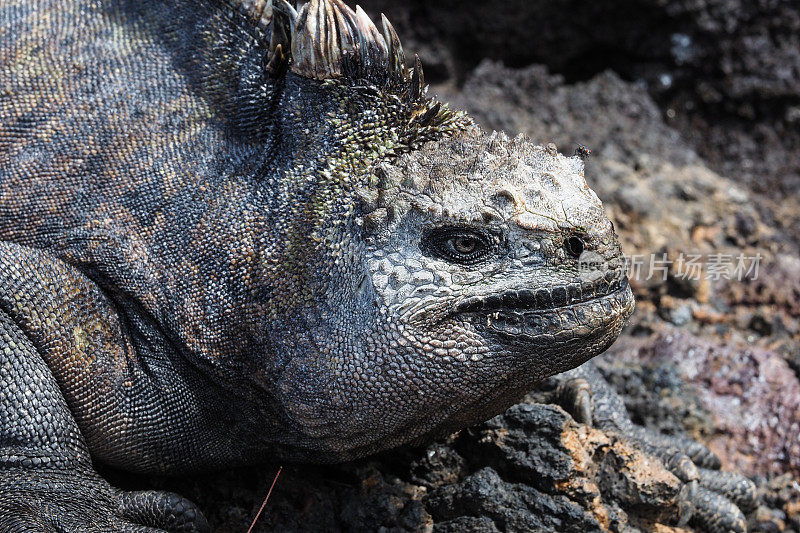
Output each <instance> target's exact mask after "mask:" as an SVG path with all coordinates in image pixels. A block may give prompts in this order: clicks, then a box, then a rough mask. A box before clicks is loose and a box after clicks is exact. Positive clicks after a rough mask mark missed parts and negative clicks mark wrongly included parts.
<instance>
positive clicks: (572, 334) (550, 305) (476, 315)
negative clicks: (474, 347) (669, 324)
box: [461, 280, 634, 346]
mask: <svg viewBox="0 0 800 533" xmlns="http://www.w3.org/2000/svg"><path fill="white" fill-rule="evenodd" d="M613 287H615V289H614V290H611V292H608V293H605V294H602V295H600V296H593V297H591V298H581V299H579V300H578V301H571V300H566V303H562V302H561V301H559V300H560V299H561V298H562V296H559V295H561V294H562V293H564V292H565V291H566V289H565V288H564V287H558V288H555V289H552V290H546V289H542V290H540V291H535V292H536V296H533V297H531V296H529V294H530V291H529V290H528V289H525V290H523V291H507V292H505V293H503V294H502V295H491V296H488V297H485V298H479V299H477V300H476V299H471V301H469V302H467V303H466V304H464V305H467V306H468V307H467V308H466V309H464V310H463V311H462V312H461V316H462V317H463V319H464V320H466V321H469V322H471V323H472V324H473V327H475V329H476V330H478V331H480V332H481V333H483V334H484V335H488V336H492V337H496V338H497V339H498V342H500V343H501V344H514V345H520V344H522V345H528V346H542V345H548V344H552V343H564V344H579V343H583V342H585V338H586V337H590V336H593V335H596V334H597V332H598V331H607V330H609V329H613V325H614V323H615V322H622V323H624V322H625V321H626V320H627V319H628V318H629V317H630V316H631V314H632V313H633V309H634V299H633V293H632V291H631V289H630V286H629V285H628V282H627V280H621V281H619V282H615V284H614V285H613ZM542 292H544V294H545V296H544V299H545V301H544V302H543V301H542ZM520 294H522V296H520ZM498 298H500V301H499V302H498V303H497V304H495V302H497V300H498ZM478 306H481V307H482V308H481V309H478ZM540 306H546V307H540Z"/></svg>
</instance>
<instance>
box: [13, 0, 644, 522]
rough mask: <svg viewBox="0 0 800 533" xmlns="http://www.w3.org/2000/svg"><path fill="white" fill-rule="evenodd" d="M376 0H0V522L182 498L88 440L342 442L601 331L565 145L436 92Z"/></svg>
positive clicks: (505, 393) (442, 412)
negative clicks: (105, 471)
mask: <svg viewBox="0 0 800 533" xmlns="http://www.w3.org/2000/svg"><path fill="white" fill-rule="evenodd" d="M384 26H385V28H384V30H383V31H379V30H377V29H376V28H375V26H374V25H373V24H372V22H371V21H369V19H368V18H367V17H366V15H364V14H363V12H361V11H360V10H359V11H357V12H354V11H352V10H350V9H349V8H347V7H346V6H344V5H343V4H340V3H339V2H337V1H318V0H315V1H313V2H311V3H310V5H307V6H305V7H304V8H303V9H301V10H300V11H299V13H298V12H295V11H294V9H293V8H291V7H289V6H288V5H287V4H285V3H281V2H276V3H275V5H274V6H273V4H272V2H268V3H264V2H261V1H255V2H234V1H231V2H223V1H211V0H207V1H200V2H191V3H190V2H180V1H172V2H163V3H162V2H155V1H139V2H134V1H130V2H125V1H121V0H120V1H108V2H102V3H101V2H96V1H89V0H75V1H70V2H61V1H45V0H41V1H16V0H3V1H2V3H0V252H1V253H0V382H1V383H2V390H0V420H2V427H0V469H2V477H0V529H2V530H3V531H5V530H14V531H16V530H20V531H22V530H25V531H27V530H29V529H26V528H30V529H32V530H37V531H38V530H45V531H50V530H53V529H55V530H58V531H62V530H63V531H80V530H85V529H86V528H96V529H99V530H106V529H112V528H126V527H129V528H133V529H134V530H135V527H136V526H134V525H133V524H146V525H148V526H152V527H158V528H163V529H173V528H175V529H181V528H183V529H192V528H200V527H202V520H201V519H197V520H195V514H194V510H193V508H192V507H191V506H190V505H189V504H188V503H187V502H183V501H182V500H180V499H179V498H177V497H175V496H171V495H164V494H160V493H143V494H130V493H121V492H119V491H116V490H114V489H112V488H111V487H110V486H108V484H107V483H105V482H104V481H103V480H102V479H100V478H99V477H98V476H97V474H96V473H95V472H94V470H93V467H92V461H98V462H102V463H106V464H110V465H113V466H115V467H119V468H123V469H127V470H131V471H137V472H159V473H160V472H165V473H174V472H181V471H196V470H203V469H214V468H223V467H227V466H231V465H237V464H246V463H252V462H257V461H262V460H264V459H265V458H267V457H269V458H276V457H281V458H285V459H289V460H310V461H320V462H329V461H339V460H344V459H349V458H353V457H358V456H363V455H366V454H369V453H373V452H375V451H379V450H382V449H385V448H389V447H392V446H396V445H399V444H402V443H405V442H409V441H414V440H419V439H424V438H427V437H429V436H431V435H435V434H441V433H447V432H449V431H453V430H455V429H459V428H462V427H464V426H466V425H468V424H470V423H474V422H475V421H478V420H482V419H485V418H487V417H489V416H491V415H493V414H495V413H497V412H500V411H502V410H503V409H504V408H505V407H507V406H508V405H510V404H512V403H513V402H514V401H516V400H517V399H518V398H519V397H520V396H521V395H523V394H524V393H525V392H527V391H528V390H529V389H530V388H531V387H532V386H533V385H535V383H536V382H538V381H539V380H541V379H543V378H544V377H547V376H550V375H553V374H556V373H558V372H561V371H563V370H566V369H568V368H571V367H574V366H577V365H579V364H581V363H582V362H584V361H585V360H587V359H589V358H590V357H592V356H594V355H596V354H597V353H599V352H601V351H602V350H603V349H605V347H607V346H608V344H609V343H610V342H612V341H613V339H614V338H615V337H616V336H617V335H618V334H619V332H620V330H621V328H622V326H623V324H624V322H625V320H626V319H627V317H628V316H629V315H630V313H631V311H632V308H633V300H632V296H631V292H630V289H629V288H628V286H627V283H626V282H625V280H624V268H623V260H622V256H621V253H620V250H619V245H618V243H617V240H616V237H615V235H614V232H613V228H612V226H611V224H610V222H609V221H608V220H607V219H606V217H605V216H604V215H603V212H602V208H601V206H600V203H599V201H598V200H597V198H596V197H595V196H594V193H592V192H591V191H590V190H589V189H588V187H586V184H585V182H584V180H583V162H582V160H581V159H580V158H578V157H575V158H565V157H563V156H561V155H559V154H557V153H556V152H555V151H554V150H551V149H546V148H542V147H535V146H533V145H531V144H530V143H528V142H527V141H525V140H524V139H517V140H514V141H510V140H508V139H507V138H505V137H504V136H499V135H492V136H489V135H487V134H485V133H483V132H481V131H480V130H479V129H478V128H476V127H475V126H474V125H473V124H472V123H471V122H470V120H469V119H468V118H467V117H465V116H464V115H462V114H460V113H455V112H451V111H449V110H447V109H446V108H444V107H441V106H439V105H438V104H436V103H435V102H433V101H432V100H430V99H428V98H427V97H426V96H425V95H424V81H423V79H422V72H421V68H420V67H419V64H418V62H417V63H416V64H415V65H413V66H412V67H410V68H409V67H407V66H406V64H405V59H404V56H403V54H402V50H401V49H400V47H399V41H397V39H396V36H395V35H394V32H393V30H391V27H390V26H389V25H388V24H386V23H384ZM584 249H585V250H587V251H591V252H592V253H594V254H596V256H597V257H599V258H600V259H602V261H603V262H604V263H605V265H606V268H607V272H605V277H603V276H600V277H599V278H598V277H595V278H592V279H589V280H587V279H585V277H582V276H581V272H580V271H579V263H578V257H579V256H580V255H581V253H582V252H583V251H584Z"/></svg>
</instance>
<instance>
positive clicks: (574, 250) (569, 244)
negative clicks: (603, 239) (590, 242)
mask: <svg viewBox="0 0 800 533" xmlns="http://www.w3.org/2000/svg"><path fill="white" fill-rule="evenodd" d="M564 248H566V249H567V253H568V254H569V255H570V256H572V257H574V258H575V259H577V258H578V257H580V256H581V254H582V253H583V250H584V249H585V248H586V243H584V242H583V239H581V238H580V237H578V236H577V235H573V236H572V237H569V238H568V239H567V240H565V241H564Z"/></svg>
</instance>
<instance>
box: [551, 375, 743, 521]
mask: <svg viewBox="0 0 800 533" xmlns="http://www.w3.org/2000/svg"><path fill="white" fill-rule="evenodd" d="M554 381H555V382H557V383H558V386H557V388H556V389H555V391H554V392H555V395H554V399H555V400H556V401H557V403H559V404H561V405H562V407H564V408H565V409H566V410H567V411H569V412H570V413H571V414H572V415H573V417H574V418H575V419H576V420H577V421H578V422H581V423H584V424H588V425H591V426H594V427H596V428H598V429H601V430H603V431H605V432H608V433H613V434H615V435H617V436H618V437H619V438H621V439H623V440H625V441H627V442H629V443H631V444H634V445H635V446H636V447H638V448H640V449H641V450H642V451H644V452H646V453H649V454H650V455H653V456H655V457H657V458H658V459H659V460H661V461H662V462H663V463H664V466H666V467H667V469H668V470H670V471H671V472H672V473H673V474H674V475H675V476H677V477H678V479H680V480H681V481H682V482H683V483H684V484H685V487H684V490H682V491H681V499H682V502H681V507H682V508H683V509H684V513H683V514H684V516H683V517H682V518H683V520H682V521H683V522H686V521H690V522H691V523H692V524H693V525H695V526H696V527H697V528H698V529H699V530H701V531H705V532H708V533H728V532H742V533H744V532H745V531H746V530H747V527H746V520H745V517H744V515H743V513H742V511H749V510H751V509H753V508H754V507H755V503H756V489H755V485H754V484H753V483H752V482H751V481H750V480H748V479H747V478H745V477H743V476H740V475H738V474H733V473H728V472H722V471H720V470H719V468H720V461H719V458H717V457H716V456H715V455H714V454H713V453H712V452H711V451H710V450H709V449H708V448H706V447H705V446H703V445H702V444H700V443H699V442H697V441H694V440H692V439H689V438H686V437H674V436H668V435H661V434H657V433H655V432H652V431H650V430H648V429H647V428H644V427H641V426H637V425H635V424H634V423H633V422H631V420H630V418H629V416H628V412H627V410H626V408H625V404H624V403H623V401H622V398H620V397H619V395H618V394H617V393H616V391H614V389H613V388H612V387H611V385H609V384H608V382H606V380H605V379H604V378H603V376H602V375H601V374H600V372H599V371H598V370H597V368H596V367H595V366H594V365H593V364H592V363H591V362H589V363H586V364H584V365H582V366H580V367H578V368H574V369H572V370H570V371H568V372H564V373H563V374H560V375H559V376H557V377H556V378H554Z"/></svg>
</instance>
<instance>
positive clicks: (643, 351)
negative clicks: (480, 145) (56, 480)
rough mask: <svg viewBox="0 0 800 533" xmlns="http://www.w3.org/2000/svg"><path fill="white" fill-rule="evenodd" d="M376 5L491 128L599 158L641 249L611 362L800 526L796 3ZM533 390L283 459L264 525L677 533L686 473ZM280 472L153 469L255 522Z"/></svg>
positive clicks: (609, 203) (228, 515)
mask: <svg viewBox="0 0 800 533" xmlns="http://www.w3.org/2000/svg"><path fill="white" fill-rule="evenodd" d="M364 3H365V4H366V5H365V7H366V8H367V10H368V11H372V12H373V13H374V12H376V11H378V10H382V11H385V12H386V13H387V14H388V15H389V17H390V19H392V20H393V21H395V22H396V23H397V24H396V25H397V26H398V29H399V31H400V33H401V34H403V36H404V40H405V42H406V44H407V48H409V49H411V50H416V51H419V53H420V55H421V56H422V57H423V60H424V61H425V64H426V73H427V74H428V77H429V81H433V83H434V86H433V89H432V90H433V91H434V92H437V93H439V94H440V95H441V96H442V98H443V99H445V100H447V101H450V102H452V103H453V104H454V105H455V106H457V107H462V108H464V109H467V110H468V111H470V112H471V113H472V115H473V116H474V117H475V118H476V120H477V121H478V122H479V123H481V124H482V125H483V126H484V127H485V128H489V129H502V130H505V131H507V132H508V133H509V134H516V133H519V132H523V133H525V134H527V135H528V136H529V137H531V138H532V139H534V140H535V141H537V142H540V143H548V142H554V143H556V145H557V146H558V147H559V149H560V150H561V151H562V152H565V153H571V152H572V151H574V149H575V148H576V146H578V145H579V144H580V145H585V146H588V147H590V148H591V149H592V151H593V155H592V157H591V158H590V160H589V162H588V167H587V181H588V182H589V183H590V185H591V186H592V187H593V188H594V189H595V191H596V192H597V193H598V195H599V196H600V198H601V199H603V201H604V203H605V205H606V208H607V210H608V211H609V213H610V214H611V216H612V218H613V219H614V220H615V222H616V226H617V229H618V232H619V233H620V234H621V237H622V242H623V248H624V249H625V251H626V253H627V254H628V255H629V256H630V257H631V258H642V264H641V269H642V270H641V271H640V273H639V275H638V276H636V277H635V278H634V279H633V280H632V285H633V286H634V289H635V291H636V294H637V300H638V307H637V312H636V316H635V318H634V320H633V321H632V323H631V325H630V326H629V327H628V329H627V330H626V332H625V334H624V335H623V337H622V338H621V339H620V340H619V342H618V343H617V344H615V345H614V347H612V349H611V350H610V351H609V352H608V353H607V354H606V355H603V356H602V357H600V358H599V359H598V362H599V364H600V367H601V370H602V372H603V373H604V374H605V376H606V377H607V379H608V380H609V381H610V382H611V383H612V384H613V385H614V386H615V387H616V388H617V390H619V392H620V393H621V394H622V395H623V396H624V399H625V402H626V405H627V407H628V409H629V411H630V413H631V416H632V418H633V419H634V421H635V422H637V423H639V424H642V425H645V426H647V427H649V428H651V429H654V430H657V431H660V432H663V433H667V434H687V435H689V436H691V437H692V438H695V439H698V440H700V441H702V442H704V443H706V444H707V445H708V446H709V447H710V448H711V449H712V450H713V451H714V452H715V453H717V454H718V455H719V456H720V458H721V459H722V463H723V469H728V470H733V471H739V472H743V473H745V474H746V475H748V476H749V477H751V479H753V480H754V481H756V482H757V484H758V488H759V494H760V500H759V507H758V508H756V509H754V510H753V511H752V512H750V513H749V514H748V520H749V526H750V531H764V532H773V531H774V532H782V531H783V532H791V531H794V532H800V437H798V435H800V253H798V252H799V251H800V194H798V193H800V7H798V5H797V4H796V2H793V1H792V0H783V1H781V0H755V1H746V0H624V1H621V2H614V3H613V5H609V3H588V2H577V1H570V0H556V1H547V2H545V1H542V0H538V1H530V0H527V1H526V0H505V1H502V2H501V1H497V0H495V1H492V0H489V1H486V2H480V3H478V2H474V3H473V2H455V1H454V0H445V1H440V2H436V3H432V2H424V1H422V0H418V1H409V2H390V1H389V0H369V1H365V2H364ZM653 254H655V258H656V262H655V263H654V264H651V263H650V257H651V256H653ZM740 255H744V256H745V257H747V258H752V257H760V261H759V272H758V276H757V279H751V278H752V277H753V275H752V274H753V272H752V271H751V272H750V276H749V277H748V279H746V280H744V281H740V280H738V279H736V272H734V270H735V268H736V263H735V261H736V259H737V258H738V257H739V256H740ZM729 256H730V258H731V259H730V260H728V259H727V258H728V257H729ZM693 257H694V258H697V257H699V260H697V261H694V262H693V261H692V258H693ZM698 263H699V265H700V269H701V270H700V275H699V276H698V275H693V274H696V272H694V271H693V270H692V269H694V268H696V267H695V265H696V264H698ZM720 264H722V265H726V268H725V269H723V271H720V270H719V266H718V265H720ZM714 265H717V266H714ZM744 266H750V265H744ZM648 277H649V279H648ZM693 278H696V279H693ZM728 278H732V279H728ZM527 400H528V401H526V402H523V403H520V404H519V405H517V406H515V407H513V408H512V409H510V410H509V411H508V412H506V413H505V414H504V415H501V416H498V417H496V418H494V419H492V420H490V421H488V422H486V423H484V424H481V425H479V426H477V427H474V428H470V429H468V430H465V431H462V432H461V433H459V434H457V435H454V436H452V437H450V438H449V439H447V440H444V441H441V442H436V443H433V444H431V445H430V446H428V447H427V448H423V449H419V448H408V449H401V450H399V451H394V452H391V453H387V454H384V455H381V456H378V457H374V458H370V459H367V460H364V461H360V462H357V463H352V464H347V465H339V466H331V467H313V468H312V467H301V466H287V467H286V468H284V470H283V472H282V474H281V477H280V479H279V480H278V483H277V487H276V490H275V492H274V493H273V495H272V497H271V499H270V501H269V504H268V506H267V508H266V510H265V513H264V515H263V516H262V517H261V519H260V521H259V523H258V526H257V528H256V531H273V530H274V531H305V530H309V531H339V530H354V531H376V530H384V531H424V530H431V529H433V530H434V531H441V532H449V531H453V532H457V531H487V532H488V531H531V530H533V531H537V530H538V531H576V532H577V531H580V532H583V531H604V530H612V531H622V530H625V531H678V530H677V529H673V528H671V527H670V526H669V524H672V523H674V516H658V515H654V514H653V513H652V511H653V509H655V508H656V507H659V506H660V507H661V508H662V509H665V510H666V512H667V514H669V512H670V511H674V513H673V515H674V514H677V512H678V511H677V509H674V505H673V507H670V504H669V502H670V494H673V492H674V489H675V487H674V478H671V477H670V476H669V475H668V474H667V473H666V472H665V471H662V470H659V469H658V468H654V469H653V470H651V471H649V472H650V475H649V476H648V477H647V479H639V478H637V477H636V476H640V475H641V471H637V470H636V469H630V468H628V467H627V466H626V465H631V464H636V463H637V461H641V460H642V458H641V457H640V456H639V455H637V454H638V453H639V452H637V451H636V450H632V449H629V448H626V447H625V446H624V445H623V444H621V443H619V442H616V441H614V440H613V439H610V438H609V436H608V435H605V434H603V433H601V432H598V431H595V430H591V429H590V428H586V427H585V426H581V425H579V424H577V423H576V422H574V421H573V420H572V419H571V418H570V416H569V415H568V414H567V413H565V412H564V411H563V410H561V409H560V408H559V407H556V406H552V405H540V404H536V403H533V400H534V398H533V397H531V398H528V399H527ZM276 469H277V465H267V466H264V467H263V468H261V469H258V470H247V471H235V472H228V473H224V474H221V475H216V476H209V477H203V478H195V479H181V480H156V481H157V482H158V483H159V484H161V485H162V486H165V487H169V488H172V489H174V490H179V491H181V492H182V493H183V494H184V495H186V496H188V497H190V498H193V499H194V500H195V501H197V502H198V503H199V504H200V505H201V507H203V508H204V509H205V510H206V511H207V512H208V514H209V517H210V519H211V520H212V521H213V523H214V524H215V528H216V530H217V531H232V532H242V533H244V532H245V531H247V528H248V526H249V524H250V521H251V520H252V517H253V516H254V515H255V512H256V511H257V510H258V507H259V506H260V504H261V502H262V500H263V498H264V496H265V495H266V492H267V489H268V488H269V484H270V483H271V482H272V478H273V476H274V474H275V471H276ZM143 481H144V480H130V479H121V480H120V483H123V484H128V485H129V486H136V485H137V484H138V483H139V482H143ZM151 481H152V480H147V482H151ZM625 483H634V484H637V486H638V487H640V488H641V489H642V491H643V492H642V494H645V495H646V498H645V499H644V500H642V499H641V498H640V499H639V500H637V501H631V498H630V494H627V493H625V492H624V491H622V492H620V491H619V490H618V489H617V488H618V487H619V486H622V485H625ZM615 487H616V488H615ZM671 491H672V492H671ZM601 500H602V501H601ZM600 501H601V504H598V502H600ZM626 528H628V529H626ZM686 528H687V530H691V524H690V525H689V526H686Z"/></svg>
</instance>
